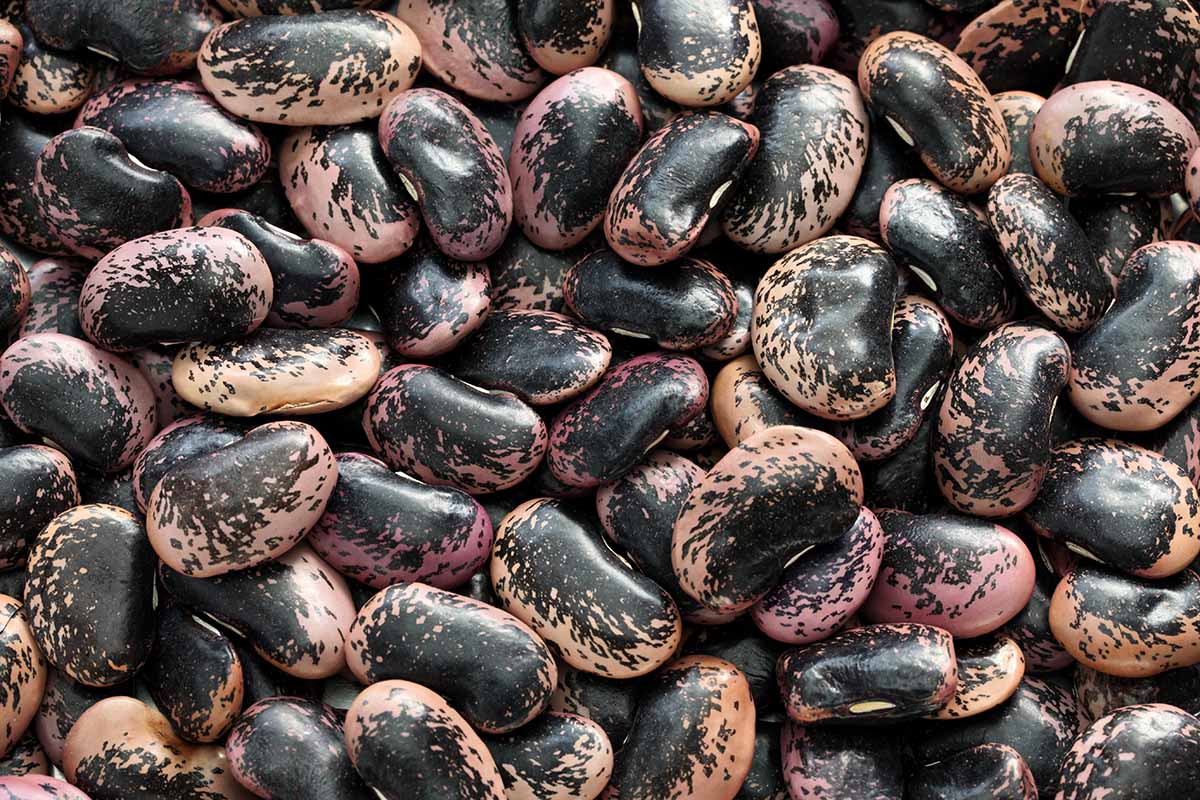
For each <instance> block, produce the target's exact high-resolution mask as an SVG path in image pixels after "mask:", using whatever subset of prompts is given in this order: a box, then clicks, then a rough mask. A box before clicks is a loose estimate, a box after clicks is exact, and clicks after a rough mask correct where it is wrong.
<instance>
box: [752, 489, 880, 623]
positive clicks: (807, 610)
mask: <svg viewBox="0 0 1200 800" xmlns="http://www.w3.org/2000/svg"><path fill="white" fill-rule="evenodd" d="M884 538H885V535H884V531H883V527H882V526H881V525H880V524H879V520H878V519H877V518H876V517H875V515H874V514H873V513H872V512H871V511H870V509H866V508H864V509H862V510H860V511H859V514H858V519H857V520H855V521H854V524H853V525H851V526H850V528H849V530H847V531H846V532H845V533H843V534H842V536H841V538H839V539H837V540H835V541H833V542H830V543H828V544H823V545H818V546H817V547H815V548H813V549H812V550H810V551H809V552H808V553H806V554H804V557H803V558H801V559H799V560H797V561H796V562H795V563H793V564H791V565H790V566H788V567H787V569H786V570H785V571H784V573H783V577H782V578H781V579H780V581H779V584H778V585H777V586H776V587H775V588H774V589H772V590H771V591H770V592H768V593H767V594H766V595H765V596H764V597H763V598H762V599H761V600H759V601H758V602H757V603H755V604H754V608H753V609H752V610H751V612H750V615H751V619H753V620H754V624H755V625H756V626H757V627H758V629H759V630H760V631H762V632H763V633H765V634H767V635H768V636H770V637H771V638H772V639H774V640H776V641H779V642H786V643H787V644H809V643H811V642H816V641H820V640H821V639H825V638H827V637H829V636H832V635H833V634H834V633H835V632H837V631H838V630H839V629H840V628H841V627H842V626H843V625H844V624H845V623H846V621H847V620H849V619H850V617H851V616H853V615H854V614H855V613H856V612H857V611H858V610H859V608H861V607H862V605H863V603H865V602H866V601H867V597H868V596H869V595H870V594H871V589H872V587H874V585H875V579H876V577H877V576H878V575H879V567H880V564H881V563H882V562H883V551H884Z"/></svg>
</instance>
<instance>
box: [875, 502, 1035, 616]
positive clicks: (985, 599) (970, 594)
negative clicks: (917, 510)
mask: <svg viewBox="0 0 1200 800" xmlns="http://www.w3.org/2000/svg"><path fill="white" fill-rule="evenodd" d="M881 522H882V523H883V528H884V530H885V531H886V532H887V543H886V545H885V546H884V550H883V565H882V566H881V567H880V568H879V578H878V580H876V581H875V587H874V590H873V591H872V592H871V596H870V597H869V598H868V599H867V602H866V604H865V605H864V606H863V609H862V613H863V616H864V617H865V618H867V619H869V620H872V621H875V622H919V623H922V624H926V625H937V626H938V627H940V628H943V629H945V630H947V631H949V632H950V633H951V634H953V635H954V636H956V637H961V638H971V637H975V636H981V635H983V634H985V633H990V632H991V631H994V630H996V629H997V628H999V627H1000V626H1002V625H1003V624H1004V623H1006V622H1008V621H1009V620H1010V619H1012V618H1013V617H1014V616H1016V614H1017V613H1018V612H1019V611H1020V610H1021V609H1022V608H1023V607H1024V606H1025V604H1026V603H1027V602H1028V601H1029V596H1030V594H1031V593H1032V592H1033V581H1034V571H1035V565H1034V560H1033V555H1032V554H1031V553H1030V552H1029V548H1028V547H1026V546H1025V543H1024V542H1022V541H1021V540H1020V538H1018V537H1017V536H1016V534H1014V533H1012V532H1011V531H1009V530H1008V529H1006V528H1002V527H1000V526H999V525H993V524H991V523H988V522H984V521H982V520H977V519H972V518H970V517H959V516H952V515H941V514H936V515H928V516H914V515H911V514H902V513H895V512H892V513H887V514H884V515H883V516H882V517H881Z"/></svg>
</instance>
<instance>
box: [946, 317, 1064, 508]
mask: <svg viewBox="0 0 1200 800" xmlns="http://www.w3.org/2000/svg"><path fill="white" fill-rule="evenodd" d="M1070 370H1071V352H1070V350H1069V349H1068V348H1067V344H1066V342H1065V341H1063V339H1062V337H1060V336H1059V335H1058V334H1056V333H1054V332H1052V331H1050V330H1048V329H1046V328H1043V327H1040V326H1038V325H1033V324H1028V323H1023V322H1013V323H1009V324H1007V325H1002V326H1001V327H999V328H996V329H994V330H993V331H992V332H990V333H989V334H988V335H987V336H985V337H984V338H983V339H982V340H981V341H980V342H979V343H978V344H976V345H975V346H974V347H973V348H972V349H971V350H970V351H968V353H967V355H966V358H964V359H963V361H962V362H961V363H960V364H959V366H958V368H957V369H956V370H955V372H954V374H953V375H952V376H951V378H950V383H949V384H948V385H947V387H946V393H945V394H944V395H943V397H942V404H941V409H940V411H939V412H938V419H937V425H936V427H935V429H934V435H933V444H932V447H933V467H934V471H935V473H936V475H937V481H938V488H939V489H941V492H942V496H943V497H945V498H946V500H948V501H949V502H950V504H951V505H952V506H954V507H955V508H956V509H958V510H959V511H962V512H964V513H968V514H975V515H977V516H986V517H1003V516H1010V515H1012V514H1015V513H1017V512H1018V511H1020V510H1021V509H1023V508H1025V507H1026V506H1028V505H1029V504H1030V503H1032V502H1033V500H1034V498H1035V497H1036V496H1037V493H1038V490H1039V489H1040V488H1041V486H1042V481H1043V480H1044V479H1045V476H1046V468H1047V465H1048V463H1049V460H1050V445H1051V442H1050V420H1051V417H1052V416H1053V414H1054V404H1055V403H1056V402H1057V398H1058V395H1059V392H1060V391H1062V389H1063V388H1065V387H1066V385H1067V377H1068V375H1069V374H1070Z"/></svg>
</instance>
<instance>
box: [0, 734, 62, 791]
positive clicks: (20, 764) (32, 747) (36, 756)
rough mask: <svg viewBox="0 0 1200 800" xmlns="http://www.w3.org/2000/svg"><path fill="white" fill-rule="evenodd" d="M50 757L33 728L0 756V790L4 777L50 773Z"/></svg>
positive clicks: (1, 789)
mask: <svg viewBox="0 0 1200 800" xmlns="http://www.w3.org/2000/svg"><path fill="white" fill-rule="evenodd" d="M49 774H50V759H49V758H47V757H46V751H45V750H43V749H42V746H41V745H40V744H38V740H37V737H36V736H34V735H33V731H32V728H31V729H30V730H29V732H27V733H26V734H25V735H24V736H22V737H21V739H20V741H18V742H17V743H16V744H15V745H14V746H13V748H12V749H11V750H9V751H8V754H7V755H5V756H2V757H0V791H3V779H4V778H6V777H16V776H20V775H49Z"/></svg>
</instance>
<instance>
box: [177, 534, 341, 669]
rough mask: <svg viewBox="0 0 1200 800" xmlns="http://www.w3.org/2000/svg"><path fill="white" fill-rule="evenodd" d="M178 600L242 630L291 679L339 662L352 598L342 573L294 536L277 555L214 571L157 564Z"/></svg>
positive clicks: (338, 666)
mask: <svg viewBox="0 0 1200 800" xmlns="http://www.w3.org/2000/svg"><path fill="white" fill-rule="evenodd" d="M158 575H159V582H160V585H161V586H162V588H164V589H166V591H167V592H168V593H169V594H171V595H173V596H174V597H175V598H176V599H177V600H179V602H180V603H182V604H183V605H185V606H187V607H189V608H192V609H193V610H196V611H202V612H204V613H207V614H210V615H211V616H212V617H214V618H215V619H218V620H220V621H221V622H222V623H223V624H225V625H228V626H229V627H231V628H233V629H234V630H236V631H238V632H240V633H242V634H243V635H245V636H246V637H247V638H248V639H249V640H250V643H251V644H252V645H253V647H254V649H255V651H256V652H257V653H258V654H259V655H260V656H262V657H263V658H264V659H266V660H267V661H268V662H269V663H270V664H272V665H273V666H275V667H278V668H279V669H281V670H283V671H284V672H286V673H288V674H289V675H292V676H294V677H297V678H327V677H329V676H331V675H335V674H337V672H338V671H339V670H340V669H342V667H343V666H344V665H345V662H346V655H345V641H346V638H347V635H348V631H349V629H350V624H351V623H352V622H353V621H354V603H353V601H352V600H351V599H350V590H349V589H348V588H347V587H346V582H345V580H343V578H342V576H341V575H339V574H338V573H337V571H336V570H334V569H333V568H332V567H330V566H329V565H328V564H326V563H325V562H324V561H322V560H321V559H320V558H319V557H318V556H317V555H316V553H314V552H313V551H312V549H311V548H310V547H308V545H306V544H304V543H301V544H298V545H296V546H295V547H293V548H292V549H291V550H288V551H287V552H286V553H285V554H284V555H283V556H281V557H280V558H278V559H276V560H274V561H267V562H265V563H263V564H259V565H258V566H256V567H251V568H250V569H244V570H238V571H236V572H229V573H226V574H224V575H218V576H216V577H214V578H190V577H188V576H186V575H182V574H180V573H178V572H175V571H174V570H172V569H168V568H167V567H165V566H161V567H160V568H159V571H158Z"/></svg>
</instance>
